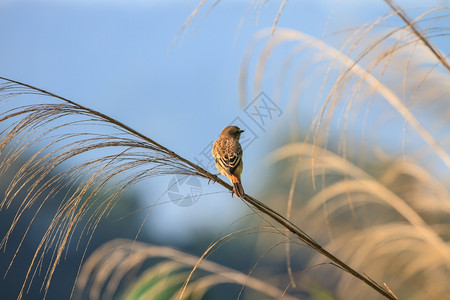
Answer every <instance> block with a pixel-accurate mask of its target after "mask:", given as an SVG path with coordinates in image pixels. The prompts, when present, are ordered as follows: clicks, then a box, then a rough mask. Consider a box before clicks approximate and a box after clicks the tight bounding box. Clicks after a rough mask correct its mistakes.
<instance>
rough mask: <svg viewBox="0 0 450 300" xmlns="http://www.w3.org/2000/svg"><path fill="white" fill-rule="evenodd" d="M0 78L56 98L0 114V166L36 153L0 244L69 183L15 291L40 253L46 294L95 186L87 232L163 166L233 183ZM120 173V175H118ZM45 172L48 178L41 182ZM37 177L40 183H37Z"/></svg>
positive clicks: (17, 184)
mask: <svg viewBox="0 0 450 300" xmlns="http://www.w3.org/2000/svg"><path fill="white" fill-rule="evenodd" d="M0 80H2V85H1V90H0V93H2V95H3V97H2V99H3V101H6V100H7V99H9V98H11V97H13V96H18V95H39V96H47V97H50V99H49V98H47V99H46V100H52V99H53V100H56V103H45V102H44V103H34V104H27V105H19V104H17V103H16V102H10V103H6V104H10V105H11V107H10V108H8V109H6V110H5V111H4V112H3V113H2V114H1V115H0V123H2V124H5V126H6V129H4V130H3V131H2V143H1V144H0V146H1V150H2V155H3V159H2V161H1V164H0V167H1V169H4V168H7V167H8V166H9V165H10V164H11V163H12V162H13V161H15V160H17V159H18V157H19V156H20V154H21V153H23V152H24V151H25V150H26V149H32V150H33V151H34V152H35V155H33V156H32V157H31V158H30V159H29V160H28V161H27V162H25V164H24V165H23V167H22V168H21V169H20V170H19V171H18V172H17V174H16V175H15V177H14V179H13V180H12V182H11V184H10V186H9V188H8V190H7V192H6V195H5V197H4V199H3V201H2V203H0V208H1V209H8V207H10V205H11V203H12V201H13V200H16V201H19V202H20V206H19V209H18V211H17V214H16V217H15V218H14V221H13V223H12V225H11V227H10V229H9V231H8V232H7V234H6V235H5V237H4V238H3V240H2V243H1V246H2V247H6V244H7V241H8V237H9V236H10V234H12V232H13V231H14V229H15V225H16V224H17V222H18V221H19V219H20V217H21V216H22V214H23V213H24V212H25V211H26V210H27V209H29V208H30V207H31V206H33V205H36V206H37V207H38V208H37V210H36V214H35V216H34V218H33V220H34V219H35V218H38V217H39V209H40V207H42V205H43V204H44V203H45V202H46V201H48V200H49V199H51V198H52V196H54V195H55V194H57V193H58V191H60V190H61V189H62V187H68V188H69V189H70V192H69V193H67V194H66V195H65V196H64V197H63V198H62V200H61V203H60V206H59V208H58V210H57V212H56V213H55V216H54V217H53V219H52V221H51V224H50V225H49V227H48V229H47V231H46V233H45V234H44V236H43V237H42V239H41V242H40V244H39V246H38V248H37V249H36V252H35V255H34V257H33V258H32V260H31V262H30V267H29V269H28V272H27V274H26V275H25V280H24V283H23V286H22V289H21V291H20V294H19V296H18V299H20V298H21V297H22V296H23V293H24V292H26V289H27V286H29V285H30V284H31V282H32V280H33V278H34V276H35V275H36V272H38V270H40V269H41V268H42V267H43V266H42V264H43V258H44V256H45V255H51V258H52V259H51V262H50V264H49V266H48V270H47V272H46V276H45V279H46V280H45V282H44V283H43V288H44V290H45V294H44V297H45V295H46V293H47V291H48V288H49V286H50V282H51V279H52V276H53V274H54V271H55V268H56V266H57V265H58V263H59V262H60V260H61V257H62V255H63V251H64V249H67V246H68V244H69V243H70V240H71V238H72V234H73V232H74V230H75V228H76V227H77V225H78V224H79V222H80V220H81V219H82V218H83V217H85V216H86V213H87V211H88V210H89V209H90V208H92V207H94V204H95V201H96V199H98V196H99V194H100V193H105V192H104V190H106V191H107V192H111V194H110V195H108V196H107V199H106V200H105V201H103V202H102V203H97V205H98V206H96V208H95V211H94V214H92V215H91V216H89V222H90V224H91V225H90V227H88V229H89V230H91V232H92V231H93V230H95V228H96V226H97V224H98V222H99V221H100V219H101V217H102V216H104V215H105V214H107V213H108V211H109V210H110V209H111V207H112V206H113V205H114V203H115V201H116V200H117V198H118V196H119V194H120V193H121V192H122V191H123V190H125V189H126V188H128V187H129V186H131V185H133V184H135V183H136V182H138V181H141V180H143V179H145V178H148V177H151V176H156V175H161V174H185V175H193V176H199V177H202V178H204V179H208V180H214V181H215V182H217V183H219V184H221V185H222V186H224V187H226V188H227V189H228V190H230V191H231V190H232V187H231V186H230V185H229V184H227V183H225V182H224V181H223V180H221V179H219V178H217V177H215V176H214V175H212V174H210V173H209V172H207V171H206V170H204V169H202V168H201V167H199V166H197V165H195V164H194V163H192V162H190V161H188V160H186V159H185V158H183V157H181V156H179V155H178V154H176V153H174V152H173V151H171V150H169V149H167V148H165V147H164V146H162V145H160V144H158V143H157V142H155V141H153V140H152V139H150V138H148V137H145V136H144V135H142V134H140V133H138V132H137V131H135V130H133V129H131V128H129V127H128V126H126V125H125V124H123V123H121V122H119V121H117V120H114V119H113V118H111V117H108V116H106V115H104V114H102V113H100V112H97V111H94V110H92V109H89V108H86V107H84V106H81V105H79V104H77V103H75V102H73V101H70V100H68V99H65V98H63V97H60V96H57V95H55V94H52V93H49V92H46V91H44V90H42V89H39V88H35V87H33V86H30V85H27V84H23V83H20V82H17V81H13V80H10V79H7V78H0ZM10 100H11V99H10ZM14 100H18V99H14ZM49 102H50V101H49ZM4 104H5V103H4ZM6 104H5V105H6ZM86 125H89V126H93V125H94V126H96V127H97V128H98V129H99V130H100V129H105V131H106V133H97V132H92V131H91V130H90V131H89V132H86V130H85V128H83V127H84V126H86ZM7 146H9V147H12V148H11V149H13V150H9V151H8V148H7ZM87 153H88V154H89V156H87V157H83V154H87ZM78 158H83V159H85V160H84V162H78V161H75V164H74V166H73V167H67V166H65V165H64V164H65V163H66V162H68V161H71V160H76V159H78ZM52 172H54V173H52ZM53 174H55V175H53ZM119 175H120V176H121V177H120V178H121V180H118V176H119ZM46 177H50V179H49V180H47V181H45V182H43V180H44V178H46ZM40 182H42V186H39V185H38V183H40ZM75 183H77V185H75ZM75 186H78V187H75ZM24 189H25V190H24ZM22 190H24V191H23V192H25V197H24V198H23V199H19V197H18V194H19V192H20V191H22ZM40 195H44V200H43V203H36V200H37V199H38V196H40ZM244 201H245V202H246V203H248V204H249V205H250V206H251V207H252V208H253V209H254V210H255V211H256V212H258V214H259V215H260V216H261V217H263V219H265V220H266V221H267V222H268V223H269V224H271V225H272V223H273V221H276V222H277V223H279V224H280V225H282V226H283V227H284V228H286V229H287V230H288V231H290V232H292V233H293V234H294V235H295V236H296V238H298V239H299V240H300V241H301V242H303V243H305V244H306V245H308V246H310V247H311V248H313V249H314V250H315V251H317V252H319V253H320V254H322V255H324V256H326V257H327V258H328V259H330V260H331V261H332V262H333V264H334V265H336V266H338V267H339V268H341V269H342V270H344V271H346V272H348V273H350V274H351V275H352V276H355V277H357V278H358V279H359V280H361V281H363V282H364V283H365V284H367V285H368V286H370V287H371V288H372V289H374V290H375V291H376V292H378V293H379V294H381V295H383V296H384V297H386V298H387V299H395V298H396V297H395V296H394V295H393V294H392V293H391V292H390V291H389V290H388V289H385V288H383V287H382V286H381V285H379V284H377V283H376V282H375V281H373V280H371V279H370V278H369V277H367V276H365V275H363V274H361V273H359V272H357V271H356V270H354V269H353V268H351V267H350V266H348V265H347V264H346V263H345V262H343V261H342V260H340V259H339V258H337V257H335V256H334V255H332V254H331V253H330V252H328V251H327V250H325V249H324V248H323V247H322V246H321V245H320V244H318V243H317V242H316V241H314V240H313V239H312V238H311V237H309V236H308V235H307V234H306V233H304V232H303V231H302V230H301V229H299V228H298V227H297V226H296V225H294V224H293V223H292V222H290V221H288V220H287V219H286V218H285V217H283V216H282V215H281V214H279V213H278V212H276V211H274V210H273V209H271V208H270V207H269V206H267V205H265V204H264V203H262V202H260V201H258V200H257V199H255V198H253V197H251V196H249V195H246V196H245V197H244ZM31 223H33V222H31ZM31 223H30V226H31ZM272 226H273V225H272ZM28 228H30V227H28ZM19 248H20V246H19ZM18 250H19V249H17V251H18ZM12 264H13V261H12V262H11V265H12ZM10 267H11V266H10Z"/></svg>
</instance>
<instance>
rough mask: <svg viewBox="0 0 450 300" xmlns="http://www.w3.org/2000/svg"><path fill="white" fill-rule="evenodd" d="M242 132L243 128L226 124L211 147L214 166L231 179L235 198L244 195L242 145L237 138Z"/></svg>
mask: <svg viewBox="0 0 450 300" xmlns="http://www.w3.org/2000/svg"><path fill="white" fill-rule="evenodd" d="M243 132H244V130H241V129H240V128H239V127H237V126H227V127H225V128H224V129H223V130H222V132H221V133H220V136H219V138H218V139H217V140H216V141H215V142H214V144H213V147H212V156H213V157H214V160H215V163H216V168H217V170H218V171H219V172H220V174H222V175H224V176H226V177H227V178H228V179H229V180H230V181H231V184H232V185H233V191H234V194H235V195H236V197H237V198H243V197H244V188H243V187H242V183H241V174H242V170H243V167H244V164H243V162H242V147H241V144H239V138H240V137H241V133H243Z"/></svg>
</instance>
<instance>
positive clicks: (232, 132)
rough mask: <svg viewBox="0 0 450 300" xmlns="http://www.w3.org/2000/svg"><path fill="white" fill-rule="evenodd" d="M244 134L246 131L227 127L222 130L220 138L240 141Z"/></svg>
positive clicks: (235, 127)
mask: <svg viewBox="0 0 450 300" xmlns="http://www.w3.org/2000/svg"><path fill="white" fill-rule="evenodd" d="M243 132H244V130H242V129H240V128H239V127H237V126H227V127H225V128H224V129H223V130H222V133H221V134H220V136H222V137H232V138H236V139H239V138H240V137H241V133H243Z"/></svg>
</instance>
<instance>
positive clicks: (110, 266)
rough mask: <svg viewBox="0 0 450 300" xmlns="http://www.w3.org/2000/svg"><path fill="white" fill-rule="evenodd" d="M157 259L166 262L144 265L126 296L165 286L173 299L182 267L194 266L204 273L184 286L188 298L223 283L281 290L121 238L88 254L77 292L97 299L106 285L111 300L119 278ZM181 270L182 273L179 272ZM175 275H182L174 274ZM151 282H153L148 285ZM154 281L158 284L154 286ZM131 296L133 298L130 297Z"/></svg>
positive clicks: (275, 295)
mask: <svg viewBox="0 0 450 300" xmlns="http://www.w3.org/2000/svg"><path fill="white" fill-rule="evenodd" d="M131 254H132V255H131ZM160 258H163V259H165V260H167V261H165V262H163V263H159V264H157V265H155V266H153V267H150V268H146V271H145V273H144V274H142V275H138V280H137V281H136V282H135V283H134V284H132V285H131V288H128V289H127V290H128V291H127V292H125V295H132V294H134V293H135V292H136V291H140V293H142V290H145V289H147V290H148V292H147V294H149V296H150V295H152V297H156V295H159V294H161V293H162V292H164V291H165V290H167V289H169V290H172V289H173V288H175V292H173V296H172V298H173V299H177V298H178V292H176V290H177V289H179V288H180V287H181V285H182V283H183V282H184V281H185V279H186V276H187V274H184V271H183V270H187V269H188V268H192V267H194V266H197V267H198V269H199V270H201V271H205V272H207V273H206V274H202V276H200V277H199V278H196V279H195V280H194V281H193V283H192V285H191V288H188V289H186V292H185V295H186V296H187V297H188V296H193V295H195V296H199V294H202V293H204V292H205V291H206V290H208V289H210V288H211V287H213V286H215V285H218V284H222V283H233V284H241V285H245V286H247V287H248V288H251V289H253V290H255V291H259V292H260V293H262V294H264V295H266V296H268V297H270V298H274V299H275V298H279V297H280V296H281V295H283V291H282V290H279V289H278V288H277V287H275V286H272V285H271V284H269V283H267V282H264V281H262V280H259V279H256V278H252V277H249V276H247V275H246V274H243V273H241V272H238V271H235V270H233V269H231V268H228V267H225V266H222V265H220V264H217V263H214V262H211V261H208V260H202V263H201V264H198V261H199V258H198V257H196V256H192V255H189V254H186V253H184V252H181V251H178V250H175V249H173V248H170V247H161V246H154V245H149V244H144V243H139V242H138V243H135V242H134V241H130V240H122V239H118V240H114V241H111V242H109V243H107V244H105V245H103V246H102V247H100V248H99V249H97V250H96V251H95V252H94V253H93V254H92V255H91V256H90V257H89V259H88V260H87V261H86V263H85V264H84V266H83V268H82V270H81V273H80V276H79V279H78V282H77V294H79V295H82V294H83V293H86V292H89V294H90V299H99V296H100V291H101V290H102V289H103V288H105V289H106V291H107V293H106V294H105V296H104V298H103V299H112V298H113V296H114V293H115V292H116V291H117V289H118V288H119V285H120V281H121V280H126V277H127V274H130V273H133V272H135V271H137V270H138V269H139V268H140V267H141V266H142V265H143V264H144V263H146V262H150V261H152V260H154V261H158V259H160ZM181 271H183V273H180V272H181ZM175 274H182V275H181V276H175V277H174V275H175ZM169 275H170V276H169ZM133 276H134V275H133ZM156 277H159V278H171V280H172V281H171V282H167V281H162V280H155V278H156ZM90 281H92V284H91V286H90V287H89V286H88V283H89V282H90ZM152 282H153V284H151V283H152ZM157 284H160V285H159V286H158V287H157V286H156V285H157ZM156 289H158V291H156ZM150 291H151V294H150ZM130 298H132V297H131V296H130ZM283 299H288V300H293V299H296V298H294V297H292V296H290V295H286V294H285V295H284V298H283Z"/></svg>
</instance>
